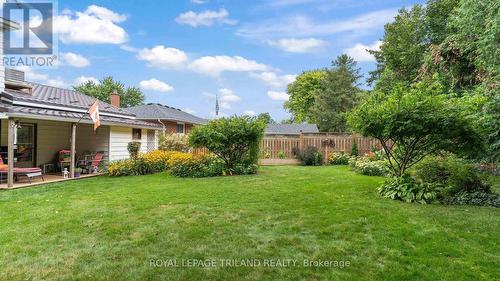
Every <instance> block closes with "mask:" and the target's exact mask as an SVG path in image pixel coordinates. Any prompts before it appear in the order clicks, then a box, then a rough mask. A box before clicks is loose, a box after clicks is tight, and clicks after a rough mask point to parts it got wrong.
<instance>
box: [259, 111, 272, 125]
mask: <svg viewBox="0 0 500 281" xmlns="http://www.w3.org/2000/svg"><path fill="white" fill-rule="evenodd" d="M257 120H261V121H262V122H264V124H275V123H276V122H275V121H274V120H273V118H272V117H271V114H269V112H264V113H259V115H257Z"/></svg>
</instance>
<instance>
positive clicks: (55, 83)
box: [45, 77, 69, 88]
mask: <svg viewBox="0 0 500 281" xmlns="http://www.w3.org/2000/svg"><path fill="white" fill-rule="evenodd" d="M45 84H46V85H49V86H52V87H56V88H69V85H68V84H67V83H66V82H65V81H64V80H62V79H61V77H57V78H54V79H48V80H46V81H45Z"/></svg>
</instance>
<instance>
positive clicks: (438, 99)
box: [349, 82, 484, 176]
mask: <svg viewBox="0 0 500 281" xmlns="http://www.w3.org/2000/svg"><path fill="white" fill-rule="evenodd" d="M465 108H466V107H465V105H464V101H463V100H462V99H460V98H455V99H452V98H450V97H449V96H446V95H444V94H443V88H442V87H441V86H440V84H439V83H430V82H427V83H424V82H421V83H417V84H415V85H414V86H412V87H410V88H408V87H401V86H399V87H395V88H394V89H393V90H392V91H391V92H389V93H381V92H374V93H372V94H371V95H370V97H369V98H367V99H366V100H365V101H364V102H363V103H361V104H360V105H359V106H358V107H356V108H355V109H354V110H353V111H352V112H351V114H350V115H349V124H350V125H351V126H352V127H353V128H354V129H355V130H356V132H359V133H361V134H363V135H364V136H369V137H373V138H376V139H377V140H379V141H380V143H381V145H382V147H383V148H384V152H385V153H386V155H387V159H388V161H389V165H390V167H391V170H392V172H393V174H394V175H395V176H402V175H403V174H404V173H405V172H406V171H407V170H408V168H410V167H411V166H413V165H414V164H415V163H418V162H419V161H420V160H421V159H422V158H424V157H425V156H426V155H429V154H433V153H435V152H437V151H440V150H448V151H451V152H456V153H461V154H469V155H477V154H478V152H480V151H482V148H483V147H484V145H483V139H482V135H481V133H480V132H479V130H478V128H477V127H476V126H475V124H474V120H473V119H472V116H470V115H467V114H466V113H467V112H466V110H465Z"/></svg>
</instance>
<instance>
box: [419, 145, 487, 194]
mask: <svg viewBox="0 0 500 281" xmlns="http://www.w3.org/2000/svg"><path fill="white" fill-rule="evenodd" d="M414 174H415V177H416V179H417V180H419V181H422V182H428V183H436V184H440V185H442V186H444V187H445V188H444V189H443V193H442V194H441V195H442V196H443V197H450V196H454V195H455V194H456V193H458V192H463V191H465V192H485V193H489V192H490V186H489V185H488V184H487V182H486V181H485V180H484V179H483V178H481V176H480V174H479V173H478V172H477V170H476V169H475V168H474V167H473V166H472V165H471V164H468V163H466V162H465V161H463V160H461V159H459V158H457V157H455V156H453V155H446V156H430V157H426V158H425V159H424V160H422V161H421V162H420V163H418V164H417V165H415V168H414Z"/></svg>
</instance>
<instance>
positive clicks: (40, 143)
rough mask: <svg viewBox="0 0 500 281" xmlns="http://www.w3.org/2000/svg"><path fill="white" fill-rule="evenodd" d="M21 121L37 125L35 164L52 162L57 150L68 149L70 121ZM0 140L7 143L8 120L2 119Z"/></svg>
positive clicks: (3, 144)
mask: <svg viewBox="0 0 500 281" xmlns="http://www.w3.org/2000/svg"><path fill="white" fill-rule="evenodd" d="M20 121H21V123H31V124H36V126H37V136H36V163H35V164H36V166H39V165H42V164H46V163H53V162H54V160H55V159H56V157H57V152H58V151H59V150H63V149H70V131H71V123H64V122H56V121H45V120H31V119H22V120H20ZM1 126H2V130H1V136H0V142H1V145H2V146H6V145H7V132H8V130H7V128H8V121H7V120H6V119H3V120H2V125H1Z"/></svg>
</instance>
